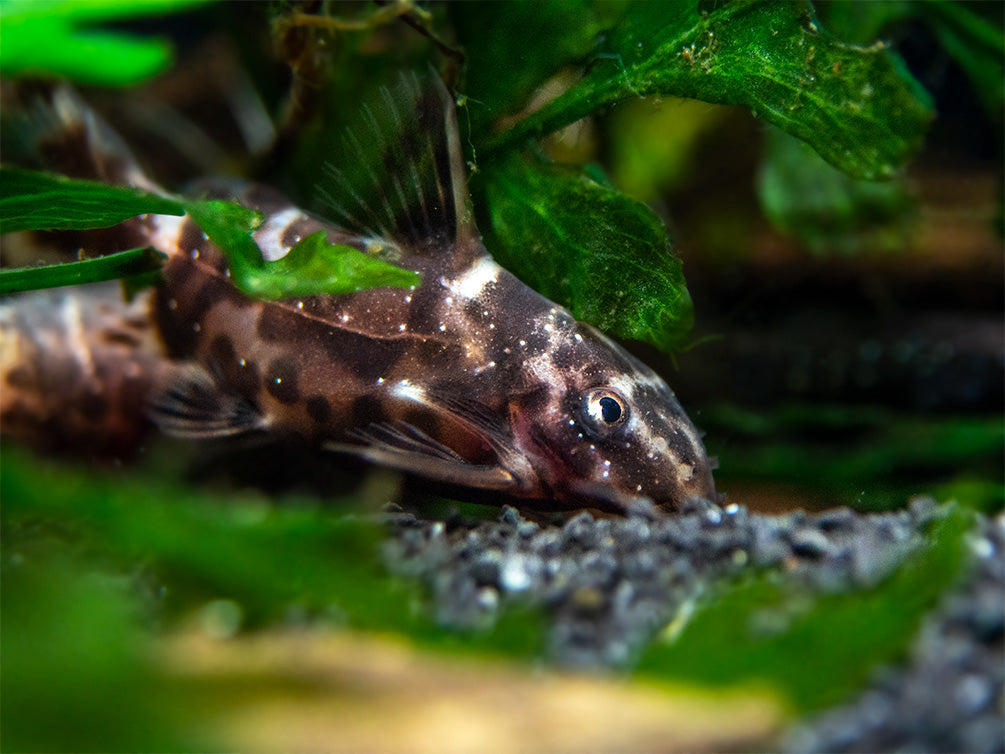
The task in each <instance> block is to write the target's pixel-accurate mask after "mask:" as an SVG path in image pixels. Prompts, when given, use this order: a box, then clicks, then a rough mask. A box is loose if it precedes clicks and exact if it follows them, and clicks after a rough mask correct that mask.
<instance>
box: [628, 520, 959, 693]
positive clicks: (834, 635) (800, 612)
mask: <svg viewBox="0 0 1005 754" xmlns="http://www.w3.org/2000/svg"><path fill="white" fill-rule="evenodd" d="M972 521H973V515H972V513H971V512H969V511H967V510H966V509H964V508H959V507H956V508H950V509H949V510H948V512H947V515H946V516H945V517H944V518H943V519H942V520H940V521H938V522H937V523H936V525H935V527H934V529H933V531H932V532H931V533H930V538H931V546H929V547H927V548H923V549H921V550H919V551H917V552H915V553H914V554H913V555H912V556H910V557H909V558H908V560H907V562H906V563H905V564H904V565H902V566H901V567H900V568H899V569H898V570H897V571H896V572H895V573H893V574H892V575H891V576H890V577H888V578H887V579H885V580H884V581H882V582H881V583H879V584H877V585H876V586H874V587H871V588H866V589H862V590H858V591H855V592H853V593H836V594H826V593H825V594H820V593H812V592H811V591H810V590H808V589H807V590H806V591H805V592H804V593H803V594H801V595H800V594H799V590H798V589H797V590H795V591H794V590H793V588H792V584H791V583H786V582H785V581H780V580H779V579H778V577H777V575H774V574H773V575H770V576H767V577H765V576H752V577H751V578H749V579H748V580H746V581H745V582H744V583H741V584H739V585H737V586H733V587H730V588H728V589H727V590H726V592H725V593H724V594H722V595H720V596H719V597H717V598H715V599H710V600H707V601H706V602H705V604H704V605H703V606H702V607H699V608H698V610H697V612H696V614H695V616H694V617H693V618H692V619H691V620H690V621H689V622H688V624H687V625H686V627H685V628H684V630H683V632H682V633H680V635H679V637H678V638H675V639H673V640H671V641H669V642H664V643H656V644H653V645H652V646H651V647H649V649H648V650H647V651H646V652H645V654H644V656H643V657H642V659H641V661H640V663H639V672H640V673H643V674H652V675H655V676H657V677H660V678H678V679H687V680H689V681H701V682H705V683H709V684H722V685H733V684H736V683H737V681H738V680H739V679H745V680H747V681H755V680H762V681H766V682H768V683H770V684H772V685H773V686H777V687H778V688H779V689H780V690H782V691H783V693H785V695H786V697H787V699H788V700H789V702H790V703H791V704H792V705H793V707H794V709H795V710H796V711H797V712H799V713H805V712H809V711H811V710H815V709H820V708H822V707H826V706H828V705H833V704H837V703H839V702H841V701H843V700H845V699H847V698H848V697H849V696H850V695H851V694H852V693H853V692H854V691H855V690H856V689H858V688H860V687H861V686H862V685H863V684H865V682H866V681H867V680H868V679H869V677H870V674H871V673H872V672H873V671H874V670H875V668H876V667H877V666H879V665H881V664H884V663H890V662H896V661H898V660H901V659H902V658H903V655H904V652H905V650H906V646H907V644H906V642H905V638H906V637H910V636H914V635H915V632H916V630H917V628H918V625H919V624H920V622H921V619H922V618H923V616H924V615H925V614H926V613H927V612H928V611H929V610H931V609H932V608H933V607H934V606H935V605H936V603H937V602H938V600H939V598H940V597H941V596H942V594H943V593H944V592H945V590H946V589H947V588H948V587H950V586H951V585H952V584H954V583H955V582H956V580H957V579H958V578H959V576H960V573H961V568H962V567H963V565H964V563H965V552H966V550H965V546H964V536H965V534H966V532H967V531H968V529H969V528H970V526H971V525H972Z"/></svg>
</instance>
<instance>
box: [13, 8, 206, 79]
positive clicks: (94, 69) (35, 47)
mask: <svg viewBox="0 0 1005 754" xmlns="http://www.w3.org/2000/svg"><path fill="white" fill-rule="evenodd" d="M205 1H206V0H131V2H121V0H118V1H116V0H62V1H61V2H39V0H3V2H0V16H2V20H3V34H4V36H3V45H0V72H2V73H3V74H4V75H7V76H16V75H22V74H32V75H39V74H42V75H50V76H65V77H66V78H69V79H71V80H74V81H79V82H81V83H87V84H101V85H108V86H131V85H133V84H137V83H139V82H140V81H143V80H144V79H147V78H149V77H151V76H154V75H156V74H158V73H160V72H161V71H163V70H164V69H165V68H167V67H168V66H169V65H170V64H171V61H172V51H171V47H170V45H169V44H168V43H167V42H166V41H164V40H162V39H147V38H141V37H134V36H131V35H129V34H126V33H124V32H113V31H102V30H98V29H94V28H93V27H92V26H91V25H92V24H95V23H100V22H108V21H119V20H124V19H131V18H138V17H143V16H156V15H163V14H166V13H174V12H178V11H182V10H187V9H188V8H191V7H193V6H194V5H198V4H201V3H204V2H205Z"/></svg>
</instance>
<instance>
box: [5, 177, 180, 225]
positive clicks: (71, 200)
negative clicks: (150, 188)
mask: <svg viewBox="0 0 1005 754" xmlns="http://www.w3.org/2000/svg"><path fill="white" fill-rule="evenodd" d="M184 213H185V209H184V207H182V205H181V204H180V203H178V202H177V201H175V200H174V199H169V198H166V197H162V196H157V195H155V194H150V193H147V192H145V191H139V190H138V189H132V188H126V187H124V186H106V185H105V184H103V183H98V182H96V181H82V180H75V179H72V178H66V177H63V176H59V175H53V174H51V173H40V172H36V171H33V170H21V169H17V168H0V233H12V232H14V231H18V230H65V229H77V230H84V229H88V228H108V227H111V226H112V225H117V224H119V223H120V222H122V221H123V220H128V219H129V218H131V217H135V216H136V215H142V214H156V215H182V214H184Z"/></svg>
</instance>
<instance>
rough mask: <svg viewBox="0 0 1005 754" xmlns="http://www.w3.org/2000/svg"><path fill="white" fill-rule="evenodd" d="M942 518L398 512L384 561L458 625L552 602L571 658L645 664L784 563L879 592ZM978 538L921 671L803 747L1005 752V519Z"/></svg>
mask: <svg viewBox="0 0 1005 754" xmlns="http://www.w3.org/2000/svg"><path fill="white" fill-rule="evenodd" d="M940 515H941V511H940V509H939V507H938V506H937V505H936V504H935V503H934V502H933V501H932V500H929V499H918V500H916V501H914V502H913V503H912V504H911V506H910V507H909V509H907V510H904V511H899V512H895V513H886V514H872V515H864V514H858V513H855V512H853V511H851V510H848V509H837V510H831V511H825V512H822V513H818V514H814V515H810V514H806V513H803V512H796V513H791V514H788V515H784V516H768V515H754V514H750V513H748V511H747V510H746V509H745V508H743V507H742V506H737V505H728V506H725V507H722V508H720V507H719V506H717V505H714V504H712V503H707V502H695V503H693V504H691V505H689V507H688V508H687V509H686V510H684V511H683V512H682V513H681V514H680V515H678V516H675V517H673V518H655V517H653V516H651V515H647V513H646V512H645V511H640V513H639V515H636V516H632V517H630V518H626V519H609V520H608V519H601V520H597V519H595V518H594V517H593V516H591V515H590V514H588V513H582V514H579V515H577V516H575V517H574V518H572V519H570V520H569V521H567V522H566V523H565V524H564V526H561V527H557V526H545V527H542V526H539V525H538V524H536V523H534V522H532V521H529V520H526V519H524V518H523V517H522V516H521V515H520V513H519V512H518V511H516V510H514V509H512V508H504V509H503V512H502V514H501V515H500V517H499V519H498V520H497V521H494V522H479V523H466V522H463V521H460V520H458V521H453V522H447V523H444V522H441V521H425V520H421V519H418V518H416V517H414V516H412V515H411V514H407V513H398V514H391V515H390V522H391V529H392V534H393V536H392V537H391V538H390V539H389V540H388V543H387V545H386V550H385V556H386V560H387V563H388V565H389V567H390V568H391V569H392V570H393V571H394V572H395V573H398V574H400V575H402V576H406V577H408V578H414V579H418V580H420V581H421V582H423V583H425V584H427V585H428V587H429V589H430V592H431V603H432V609H433V610H434V612H435V616H436V618H437V620H438V621H439V622H441V623H442V624H444V625H447V626H452V627H455V628H474V627H481V626H485V625H490V624H491V623H492V622H493V621H494V620H495V618H496V617H497V616H498V615H499V613H500V611H501V610H503V609H505V607H506V605H508V604H520V605H531V606H537V607H540V608H542V609H543V611H544V614H545V615H546V617H547V621H548V648H549V652H550V655H551V659H552V660H553V661H554V662H556V663H557V664H559V665H563V666H566V667H574V668H604V667H611V666H614V667H625V666H628V667H630V666H631V663H632V660H633V659H634V658H635V657H636V656H637V654H638V652H639V651H640V650H641V649H642V648H644V647H645V645H646V644H647V643H648V642H650V641H651V640H652V639H653V637H654V636H655V634H656V633H657V632H658V631H660V630H661V629H664V628H665V627H666V626H667V625H668V624H670V623H671V621H673V620H674V618H675V617H677V616H679V615H681V614H682V613H681V611H682V610H683V611H686V610H688V609H690V608H691V607H692V606H693V605H694V604H695V602H696V601H698V600H700V599H701V598H702V595H703V594H704V593H705V591H706V590H707V588H708V586H709V584H711V583H712V582H714V581H715V580H717V579H719V578H721V577H723V576H728V575H737V574H740V573H741V572H743V571H744V570H745V569H750V568H757V569H758V570H763V569H777V570H779V571H780V572H784V573H786V574H788V576H787V577H788V578H792V579H795V580H797V581H798V582H800V583H801V584H802V585H804V586H808V587H810V588H813V589H817V590H821V591H840V590H847V589H856V588H861V587H866V586H869V585H872V584H875V583H877V582H878V581H879V580H881V579H882V578H884V577H885V576H887V575H888V574H890V573H891V572H892V571H893V570H894V569H895V568H896V567H897V566H898V565H899V564H900V563H902V562H903V560H904V558H905V557H906V556H907V555H908V554H909V553H911V552H912V551H914V550H915V549H916V548H917V547H918V546H919V545H921V544H922V542H924V534H923V532H924V531H925V530H926V527H927V526H928V525H930V524H931V523H932V521H933V520H934V519H935V518H937V517H939V516H940ZM970 541H971V544H972V548H971V549H972V551H973V553H974V555H975V558H974V564H973V566H972V567H971V569H970V571H969V572H968V576H967V578H966V580H965V582H964V583H963V584H962V585H961V586H960V587H959V588H958V589H956V590H955V591H953V593H951V594H950V595H948V596H947V597H946V599H945V600H944V602H943V604H942V605H941V606H940V607H939V608H938V609H937V610H935V611H933V613H932V614H931V615H929V616H928V617H927V619H926V621H925V623H924V626H923V628H922V630H921V632H920V633H919V635H918V637H916V639H915V641H914V644H913V646H912V650H911V655H910V660H909V662H908V663H907V664H906V665H904V666H903V667H898V668H887V669H883V670H882V671H880V672H879V673H877V674H876V677H875V681H874V684H873V685H872V686H871V687H870V688H869V689H866V690H864V691H863V693H862V695H861V696H860V698H859V699H858V700H856V701H854V702H853V703H852V704H851V705H850V706H848V707H844V708H841V709H835V710H831V711H828V712H827V713H826V714H823V715H821V716H819V717H818V718H816V719H815V720H812V721H807V722H806V723H805V724H804V725H802V726H800V727H799V728H798V729H797V730H795V731H793V732H792V733H791V734H790V735H789V737H788V738H787V740H786V741H785V745H786V746H787V747H788V749H789V750H790V751H839V750H840V751H881V750H882V751H901V750H903V751H908V750H909V751H1003V750H1005V711H1003V695H1002V686H1003V667H1005V654H1003V626H1005V554H1003V549H1005V529H1003V519H1002V518H1001V517H999V518H997V519H993V520H989V519H981V521H980V524H979V531H977V532H976V533H975V534H974V535H973V536H972V538H971V540H970Z"/></svg>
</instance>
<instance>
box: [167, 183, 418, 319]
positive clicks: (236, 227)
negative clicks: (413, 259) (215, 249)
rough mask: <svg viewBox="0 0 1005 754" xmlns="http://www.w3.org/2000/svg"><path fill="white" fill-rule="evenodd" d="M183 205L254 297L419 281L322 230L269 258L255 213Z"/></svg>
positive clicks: (212, 204) (217, 204) (209, 204)
mask: <svg viewBox="0 0 1005 754" xmlns="http://www.w3.org/2000/svg"><path fill="white" fill-rule="evenodd" d="M185 209H186V210H187V211H188V212H189V213H190V214H191V215H192V219H193V220H195V221H196V222H197V223H198V224H199V227H200V228H202V229H203V232H205V233H206V235H207V236H209V238H210V240H212V241H213V243H215V244H216V245H217V246H219V247H220V248H221V249H222V250H223V251H224V253H225V254H226V255H227V258H228V260H229V262H230V268H231V275H232V277H233V280H234V284H235V285H236V286H237V287H238V288H239V289H240V290H241V291H243V292H244V293H246V294H247V295H249V296H253V297H255V298H264V299H270V300H277V299H283V298H291V297H293V296H319V295H332V296H337V295H340V294H344V293H356V292H357V291H362V290H366V289H367V288H378V287H381V286H395V287H399V288H408V287H411V286H416V285H418V284H419V283H420V282H421V278H420V276H419V275H418V273H415V272H412V271H410V270H403V269H401V268H400V267H395V266H394V265H391V264H388V263H387V262H383V261H381V260H379V259H376V258H374V257H370V256H367V255H366V254H364V253H363V252H361V251H359V250H358V249H354V248H352V247H350V246H341V245H339V244H332V243H328V242H327V241H326V240H325V234H324V232H323V231H318V232H317V233H314V234H312V235H310V236H308V237H307V238H305V239H303V240H301V241H300V243H298V244H297V245H296V246H294V247H293V248H292V249H290V252H289V254H287V255H286V256H284V257H282V258H281V259H277V260H275V261H271V262H267V261H264V260H263V259H262V253H261V251H260V250H259V248H258V245H257V244H256V243H255V240H254V239H253V238H252V237H251V233H252V232H253V231H254V230H255V229H256V228H257V227H258V226H259V225H260V224H261V222H262V217H261V215H260V214H259V213H257V212H254V211H253V210H249V209H246V208H244V207H241V206H239V205H236V204H231V203H230V202H221V201H187V202H185Z"/></svg>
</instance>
